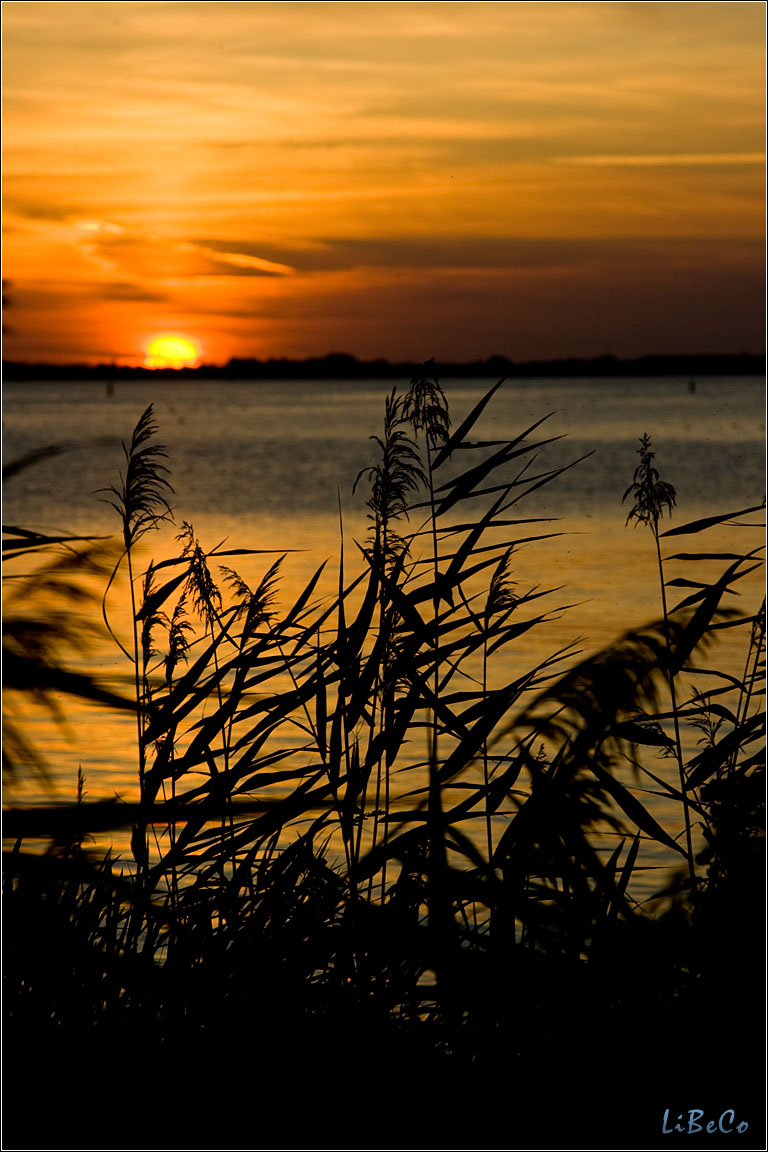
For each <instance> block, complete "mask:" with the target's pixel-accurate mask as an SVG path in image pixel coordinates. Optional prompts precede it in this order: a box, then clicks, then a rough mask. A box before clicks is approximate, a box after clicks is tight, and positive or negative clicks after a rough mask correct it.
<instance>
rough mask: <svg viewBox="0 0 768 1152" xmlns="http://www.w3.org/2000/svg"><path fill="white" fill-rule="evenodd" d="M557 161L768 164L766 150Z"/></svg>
mask: <svg viewBox="0 0 768 1152" xmlns="http://www.w3.org/2000/svg"><path fill="white" fill-rule="evenodd" d="M553 163H554V164H572V165H576V166H578V167H589V168H616V167H620V168H659V167H674V168H698V167H710V166H711V165H720V164H738V165H742V164H765V153H764V152H678V153H669V154H665V153H660V154H658V155H632V154H631V153H628V154H626V155H623V156H621V155H620V156H600V155H597V156H555V157H553Z"/></svg>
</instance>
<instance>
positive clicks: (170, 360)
mask: <svg viewBox="0 0 768 1152" xmlns="http://www.w3.org/2000/svg"><path fill="white" fill-rule="evenodd" d="M198 356H199V352H198V349H197V348H196V347H195V345H194V344H193V343H192V341H191V340H187V339H186V337H184V336H153V337H152V339H151V340H150V341H149V344H148V345H147V356H146V359H145V361H144V367H145V368H194V367H195V366H196V364H197V360H198Z"/></svg>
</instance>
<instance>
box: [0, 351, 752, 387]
mask: <svg viewBox="0 0 768 1152" xmlns="http://www.w3.org/2000/svg"><path fill="white" fill-rule="evenodd" d="M421 371H423V365H421V364H415V363H410V362H407V361H406V362H403V361H400V362H390V361H389V360H384V359H377V360H358V359H357V357H355V356H350V355H348V354H347V353H346V352H331V353H329V354H328V355H327V356H310V357H308V358H307V359H305V360H290V359H288V358H286V357H273V358H270V359H267V360H258V359H255V358H253V357H234V358H233V359H231V360H229V361H228V362H227V363H226V364H223V365H222V364H203V365H201V366H200V367H199V368H129V367H126V366H125V365H120V364H96V365H93V364H28V363H24V362H21V361H6V362H4V364H3V375H4V377H5V379H6V380H80V381H82V380H105V379H108V380H126V381H128V380H149V379H152V380H178V379H181V380H185V379H194V378H195V377H197V376H200V377H205V378H206V379H208V378H211V379H223V380H402V379H406V378H408V377H412V376H415V375H418V373H419V372H421ZM432 371H434V372H436V373H439V375H440V376H441V377H445V378H448V377H465V378H469V379H473V378H478V377H480V378H482V377H485V376H489V377H493V378H496V377H498V376H504V377H506V378H508V379H519V380H539V379H545V378H554V379H559V378H563V377H565V378H568V377H574V378H581V379H584V378H594V377H597V378H599V377H601V376H606V377H610V378H611V379H614V380H615V379H616V378H617V377H625V376H626V377H632V376H640V377H644V376H688V377H696V376H764V375H765V355H754V354H751V353H747V352H744V353H740V354H725V355H713V354H700V355H696V354H694V355H686V354H682V355H677V356H639V357H636V358H634V359H626V360H624V359H621V358H619V357H617V356H609V355H605V356H592V357H586V358H583V359H579V358H577V357H574V356H570V357H567V358H565V359H560V360H518V361H515V360H510V359H509V357H508V356H490V357H488V359H487V360H470V361H465V362H461V363H459V362H450V361H441V362H440V363H439V364H434V365H433V366H432Z"/></svg>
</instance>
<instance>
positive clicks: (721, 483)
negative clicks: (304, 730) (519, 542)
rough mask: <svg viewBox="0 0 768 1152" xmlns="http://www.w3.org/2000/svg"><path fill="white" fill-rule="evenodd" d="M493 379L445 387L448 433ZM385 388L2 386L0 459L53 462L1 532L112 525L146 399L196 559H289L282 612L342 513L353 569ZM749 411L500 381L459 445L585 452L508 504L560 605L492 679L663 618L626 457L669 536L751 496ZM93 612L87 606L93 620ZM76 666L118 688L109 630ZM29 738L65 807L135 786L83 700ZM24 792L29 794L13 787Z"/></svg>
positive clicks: (112, 727) (757, 402)
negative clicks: (246, 551) (660, 511)
mask: <svg viewBox="0 0 768 1152" xmlns="http://www.w3.org/2000/svg"><path fill="white" fill-rule="evenodd" d="M407 383H408V382H407V381H403V386H407ZM490 383H491V382H490V381H475V380H462V381H449V382H448V383H447V384H446V385H445V391H446V395H447V397H448V401H449V404H450V408H451V413H452V416H453V420H454V423H458V422H459V421H460V420H461V418H462V417H463V416H464V415H465V414H466V413H467V412H468V411H469V410H470V408H471V407H472V406H473V405H474V404H475V403H476V402H477V400H478V399H479V398H480V396H481V395H482V394H483V392H484V391H485V390H486V389H487V388H488V387H489V385H490ZM390 387H391V385H390ZM387 390H388V388H387V385H386V384H382V383H381V382H375V383H374V382H344V383H333V382H329V383H324V382H321V381H311V382H307V381H281V382H279V383H271V382H249V381H234V382H229V381H214V380H209V381H206V380H194V381H184V382H183V383H176V382H165V381H163V382H159V383H158V384H156V385H155V384H153V383H152V382H148V383H145V382H141V383H132V384H116V385H115V386H114V389H113V390H112V391H111V393H109V392H108V390H107V388H106V386H105V385H104V384H103V383H102V384H95V383H87V384H86V383H83V384H78V383H71V382H68V383H66V384H45V383H24V384H14V383H11V384H8V385H6V386H5V389H4V413H5V417H4V451H5V461H6V462H8V461H11V460H13V459H15V458H17V457H19V456H21V455H22V454H24V453H26V452H29V451H32V450H35V449H38V448H41V447H45V446H47V445H51V444H58V445H62V446H63V447H64V449H65V450H64V451H63V452H62V453H61V454H60V455H58V456H56V457H53V458H50V459H48V460H45V461H42V462H41V463H39V464H37V465H35V466H34V467H31V468H28V469H26V470H25V471H23V472H22V473H20V474H19V475H18V476H16V477H15V478H13V479H12V480H11V481H10V482H9V483H8V484H7V485H6V489H5V509H4V522H5V523H6V524H8V523H10V524H16V525H21V526H24V527H26V528H36V529H43V530H49V529H57V530H65V531H68V532H72V533H88V534H94V535H102V534H103V535H109V534H111V533H114V532H115V531H116V529H117V527H118V524H117V517H116V514H115V513H114V511H113V510H112V509H111V508H110V507H109V506H108V504H107V503H106V502H105V493H103V492H99V489H103V488H105V487H106V486H108V485H109V484H112V483H116V482H117V477H118V473H119V471H120V470H121V468H122V466H123V457H122V449H121V441H122V440H128V439H129V438H130V434H131V431H132V429H133V426H134V424H135V423H136V420H137V419H138V417H139V416H140V414H141V412H142V411H143V410H144V408H145V407H146V406H147V404H149V403H153V404H154V407H155V416H156V420H157V423H158V425H159V432H160V435H159V438H160V440H161V441H162V442H163V443H164V444H165V445H166V447H167V451H168V461H167V463H168V466H169V469H170V479H171V481H172V484H173V487H174V490H175V491H174V496H173V500H172V503H173V506H174V514H175V519H176V522H177V523H178V524H181V522H182V521H184V520H186V521H188V522H190V523H192V524H193V525H194V529H195V532H196V534H197V536H198V537H199V539H200V540H201V543H202V544H203V545H204V547H211V548H212V547H214V546H215V545H217V544H218V543H219V542H220V541H221V540H222V539H224V538H227V539H228V541H229V543H230V545H231V546H242V547H250V548H262V549H279V550H280V551H284V550H286V549H289V550H292V549H295V550H296V551H295V552H292V553H291V554H290V555H289V557H288V559H287V561H286V565H285V572H286V575H285V590H284V597H285V602H287V601H288V599H289V598H290V595H291V592H294V591H295V590H296V589H297V588H298V585H299V583H300V582H302V581H305V580H306V579H307V578H308V576H309V574H310V573H311V572H312V571H313V570H314V568H315V567H316V566H317V564H318V563H319V562H320V561H322V560H324V559H326V558H334V557H337V556H338V552H339V538H340V528H339V503H341V510H342V518H343V519H342V522H343V532H344V539H345V556H346V557H347V562H348V563H350V564H351V561H350V557H354V555H355V548H354V540H355V539H357V540H362V539H363V538H364V536H365V533H366V508H365V499H366V496H367V493H366V492H365V491H364V485H363V484H361V485H360V488H359V490H358V492H357V493H356V494H354V495H353V492H352V488H353V484H354V482H355V478H356V476H357V475H358V473H359V471H360V470H361V469H362V468H364V467H365V466H366V465H367V464H370V463H372V462H374V460H375V458H376V457H375V446H374V445H373V444H372V442H371V441H370V439H369V437H370V435H371V434H372V433H376V432H380V430H381V426H382V422H383V407H384V403H383V401H384V395H385V394H386V391H387ZM764 411H765V409H764V387H763V381H762V380H761V379H759V378H723V379H718V378H707V379H704V380H699V381H697V385H696V389H695V391H693V392H692V391H690V389H689V382H688V380H687V379H662V380H659V379H649V380H643V379H630V380H620V381H611V380H537V381H514V382H510V383H507V384H505V385H503V386H502V388H501V389H500V390H499V391H498V392H497V394H496V396H495V397H494V399H493V400H492V401H491V404H490V405H489V407H488V408H487V409H486V411H485V413H484V414H483V417H482V418H481V421H480V422H479V424H478V425H477V426H476V428H475V430H474V432H473V437H474V436H476V437H477V438H480V439H503V438H510V437H513V436H515V435H517V434H519V433H520V432H521V431H523V429H524V428H526V427H527V426H529V425H530V424H532V423H534V422H535V421H537V420H539V419H541V417H543V416H547V415H549V416H550V418H549V419H548V420H547V421H546V422H545V424H544V425H543V426H542V428H540V429H539V430H538V431H537V433H536V438H537V440H545V439H548V438H550V437H559V438H560V439H557V440H556V441H555V442H554V443H551V444H548V445H545V446H543V447H542V449H541V452H540V456H539V458H538V460H537V463H536V470H540V471H545V470H548V469H550V468H555V467H559V466H563V465H565V464H567V463H570V462H572V461H574V460H577V459H579V458H580V457H583V456H586V457H587V458H586V459H584V460H582V461H581V463H579V464H578V465H577V466H575V467H573V468H571V469H569V470H568V471H567V472H565V473H564V474H563V475H562V476H560V477H559V478H557V479H556V480H554V481H553V482H552V483H551V484H550V485H547V486H545V487H543V488H540V489H539V490H538V491H537V492H535V493H533V494H532V495H531V496H530V497H529V498H528V499H527V500H526V502H525V504H524V505H521V506H520V509H519V513H520V515H522V516H531V517H547V518H552V519H553V520H555V521H556V522H554V523H552V524H550V525H545V526H543V527H541V528H540V529H534V530H535V531H539V530H540V531H543V532H544V531H551V532H557V533H559V534H560V535H558V537H557V538H556V539H553V540H549V541H545V542H539V543H532V544H530V545H527V546H525V547H524V548H523V549H521V550H520V552H519V553H518V554H517V567H516V571H515V576H516V578H517V579H518V580H519V581H520V583H521V585H526V586H527V587H532V586H533V585H539V586H541V587H550V588H554V587H561V590H560V591H558V592H556V593H554V594H553V596H552V597H551V598H550V603H551V606H552V608H553V609H555V608H557V607H558V606H560V605H572V607H571V608H569V610H568V611H566V612H562V613H554V614H553V615H554V618H553V619H552V620H551V622H550V623H549V624H547V625H544V626H542V627H541V628H539V629H536V630H533V631H532V632H531V633H529V634H527V636H526V637H525V639H524V641H523V642H522V645H518V646H516V647H515V651H514V653H511V654H509V655H508V656H505V657H504V661H505V662H506V666H505V664H504V663H502V665H501V666H500V667H499V669H498V676H499V678H500V679H505V678H506V676H507V674H508V673H509V672H510V671H511V669H510V667H509V663H510V662H513V661H514V662H517V664H519V665H523V666H525V664H526V662H530V663H528V664H527V666H530V664H531V663H533V662H535V661H537V660H539V659H542V658H543V657H544V656H546V655H548V654H549V653H551V652H552V651H554V650H556V649H560V648H562V647H563V646H564V645H565V644H568V643H571V642H574V641H577V642H578V645H579V647H580V648H581V649H582V650H586V651H590V650H594V649H596V648H598V647H600V646H602V645H603V644H605V643H607V642H609V641H610V640H611V639H612V638H613V637H614V636H615V635H617V634H618V633H619V632H620V631H622V630H623V629H625V628H628V627H631V626H635V625H638V624H641V623H644V622H646V621H648V620H650V619H652V618H654V617H656V616H657V615H658V612H659V609H658V592H657V583H656V581H657V577H656V572H655V568H654V555H653V550H652V549H653V544H652V539H651V537H650V534H649V533H648V532H647V530H644V529H633V528H632V527H626V526H625V524H624V521H625V517H626V508H623V507H622V504H621V497H622V494H623V492H624V490H625V489H626V488H627V486H628V485H629V484H630V482H631V480H632V473H633V470H634V468H635V466H636V464H637V460H638V457H637V447H638V438H639V437H640V435H641V434H642V433H644V432H647V433H648V434H649V435H650V436H651V437H652V440H653V443H654V446H655V449H656V453H657V455H656V464H657V465H658V468H659V471H660V473H661V476H662V478H663V479H665V480H668V481H669V482H671V483H672V484H674V486H675V488H676V490H677V499H678V506H677V509H676V510H675V516H674V520H673V524H674V523H683V522H685V521H687V520H692V519H695V518H697V517H700V516H704V515H711V514H712V513H713V512H727V511H731V510H736V509H739V508H743V507H746V506H748V505H753V504H757V503H758V502H759V501H760V500H761V499H762V494H763V491H764V444H765V431H764ZM550 414H551V415H550ZM588 454H589V455H588ZM729 532H730V534H729ZM734 534H735V535H734ZM717 535H718V539H717V547H720V548H722V547H727V549H728V550H730V551H735V550H737V548H742V547H754V546H756V544H758V543H759V542H760V541H759V538H758V539H754V538H753V537H754V536H755V533H751V534H750V533H749V532H748V531H747V530H746V529H744V530H738V529H730V530H725V531H724V532H722V531H721V532H720V533H719V534H717ZM172 543H173V533H172V532H171V531H168V532H166V534H165V536H164V537H158V538H156V539H155V538H153V539H152V541H151V551H150V550H149V549H147V550H146V552H145V556H146V558H147V559H149V557H150V555H153V556H155V558H157V557H158V556H159V555H161V554H163V552H164V550H165V551H169V550H170V548H171V547H172ZM671 543H672V544H673V545H674V547H673V548H670V549H668V551H669V553H670V554H671V552H673V551H675V550H679V543H678V542H676V541H672V542H671ZM714 543H715V542H714V541H707V544H708V545H712V544H714ZM265 563H268V560H264V559H259V560H255V561H251V562H245V565H244V567H245V571H244V573H243V574H244V575H246V577H248V576H249V575H251V574H252V572H258V571H263V569H264V566H265ZM711 574H712V575H713V574H714V572H712V573H711ZM686 575H689V576H690V573H689V572H686ZM333 579H335V577H331V580H333ZM761 589H762V577H761V576H760V577H757V576H756V577H752V578H750V581H749V584H748V585H745V589H744V593H745V595H744V597H743V599H744V610H745V612H750V611H754V610H755V609H756V608H757V606H758V602H759V596H760V594H761ZM327 591H328V592H329V593H330V591H331V585H330V584H329V585H328V588H327ZM111 613H112V617H111V618H112V619H113V620H114V622H115V627H116V629H117V631H118V634H120V628H121V627H122V628H123V629H124V628H125V625H126V623H127V617H126V614H125V610H124V607H123V606H121V601H120V598H116V602H115V603H114V605H113V606H112V608H111ZM98 614H99V613H98V608H97V610H96V614H95V619H96V620H97V621H98ZM729 645H730V647H729ZM743 656H744V652H743V640H742V639H741V638H738V639H737V640H734V641H731V640H730V639H729V638H728V637H727V634H726V639H725V641H724V644H723V650H722V654H721V663H722V662H723V661H725V662H726V663H728V662H731V663H732V665H733V666H734V667H735V668H740V667H741V665H742V663H743ZM84 659H85V663H86V666H89V667H91V668H95V669H98V670H99V671H100V672H101V673H102V674H104V675H106V676H108V677H109V679H110V680H111V681H112V682H113V683H116V684H121V683H122V684H123V685H125V684H127V682H128V679H129V676H130V667H129V666H128V665H127V662H123V663H121V658H120V656H119V652H117V650H116V649H115V647H114V645H113V644H112V643H111V641H109V639H108V637H106V635H105V634H104V635H102V636H101V638H100V639H98V640H97V642H96V644H95V646H94V648H93V650H92V652H91V653H90V655H88V656H87V657H86V658H84ZM701 686H702V687H707V685H706V684H702V685H701ZM68 708H69V706H68ZM34 730H35V734H36V738H37V740H38V741H39V743H40V746H41V747H42V748H43V749H44V750H45V752H46V753H47V755H48V757H49V759H50V761H51V763H52V765H53V766H54V767H53V773H52V780H53V784H54V787H55V789H56V794H58V795H61V796H67V797H69V798H71V796H72V793H73V787H74V780H75V778H76V774H77V767H78V764H82V766H83V770H84V772H85V774H86V777H87V789H88V793H89V797H90V798H96V797H97V796H109V795H112V794H113V793H114V792H118V793H119V794H120V795H122V796H124V798H126V799H128V798H130V796H131V794H132V789H133V787H134V774H135V768H134V755H135V754H134V753H133V752H132V750H131V749H132V743H131V741H132V736H133V728H132V725H131V723H130V721H128V720H125V721H123V720H118V721H115V720H114V718H112V717H104V716H103V715H102V714H100V712H99V710H98V709H94V708H92V707H89V706H83V707H78V708H75V709H73V710H71V724H70V729H69V731H68V732H67V733H62V731H60V730H59V729H58V728H56V727H54V726H52V725H51V724H50V723H48V722H47V721H45V720H44V718H43V717H37V718H36V720H35V721H34ZM654 770H659V769H658V765H655V766H654ZM23 791H24V790H23ZM32 794H33V793H32V792H30V790H29V789H26V795H28V796H30V797H31V796H32ZM652 803H653V801H652ZM661 815H662V816H663V818H664V822H665V824H666V826H667V827H670V828H671V829H673V830H674V829H676V828H678V827H679V817H678V813H677V812H675V811H671V810H670V811H667V810H666V809H664V807H663V805H662V807H661Z"/></svg>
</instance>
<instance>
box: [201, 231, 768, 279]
mask: <svg viewBox="0 0 768 1152" xmlns="http://www.w3.org/2000/svg"><path fill="white" fill-rule="evenodd" d="M758 244H759V241H756V240H751V239H746V240H736V239H733V238H729V237H725V238H717V239H708V240H707V241H706V242H703V241H702V240H701V239H699V238H696V239H694V240H692V239H690V238H688V237H675V238H669V237H664V236H660V237H625V236H617V237H589V238H574V237H563V238H553V237H530V236H517V237H489V236H458V237H450V236H436V237H428V238H423V237H412V236H391V237H387V238H382V239H354V238H342V237H323V238H316V239H315V240H314V241H313V242H312V243H311V244H307V245H303V246H301V247H298V246H297V247H295V248H287V247H280V246H277V245H268V244H261V243H258V242H250V241H247V240H236V241H215V240H201V241H200V242H199V250H200V251H214V252H215V251H216V250H217V248H218V247H219V246H221V247H223V248H224V249H227V248H233V249H236V250H237V251H238V252H242V253H248V252H250V251H251V250H253V251H258V252H261V253H268V254H269V256H270V259H274V260H278V259H282V260H286V261H290V264H291V266H292V268H293V269H294V270H295V271H297V272H299V273H302V272H304V273H329V272H343V271H352V270H354V269H360V268H369V269H370V268H373V269H376V268H378V269H391V270H394V271H402V270H405V269H407V270H411V271H416V272H418V271H429V270H448V271H451V270H455V271H460V270H462V269H477V270H488V271H489V272H493V271H494V270H506V271H515V270H518V271H519V270H536V269H541V270H543V269H547V270H550V271H551V270H558V269H559V270H569V269H571V270H573V269H578V268H584V267H593V268H594V267H604V266H608V265H622V266H626V265H630V266H641V265H646V264H653V265H659V264H662V263H665V262H666V263H669V264H670V265H672V266H675V265H679V264H681V263H682V264H689V263H691V262H695V263H698V262H699V261H700V259H701V252H702V248H705V249H706V250H707V252H708V253H709V256H710V259H712V260H714V261H715V263H717V262H718V256H717V253H718V252H720V253H724V252H725V251H726V250H727V252H728V253H729V254H730V255H734V254H736V253H738V252H739V251H743V252H744V253H745V254H749V255H751V256H754V254H755V253H756V252H757V247H756V245H758ZM277 266H278V267H280V266H281V265H279V264H278V265H277Z"/></svg>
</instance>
